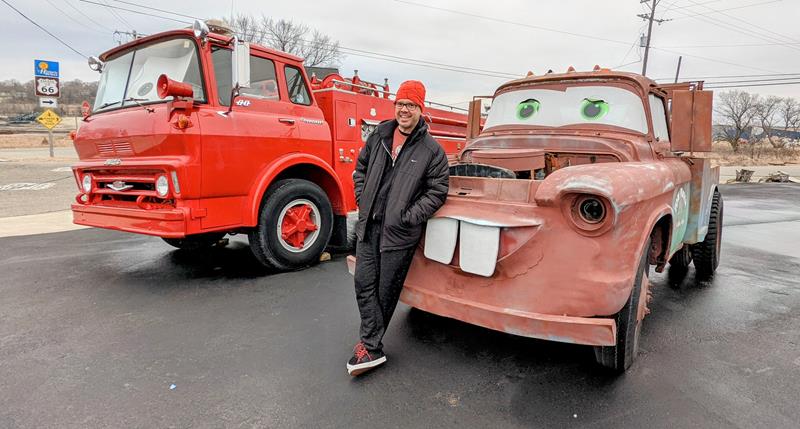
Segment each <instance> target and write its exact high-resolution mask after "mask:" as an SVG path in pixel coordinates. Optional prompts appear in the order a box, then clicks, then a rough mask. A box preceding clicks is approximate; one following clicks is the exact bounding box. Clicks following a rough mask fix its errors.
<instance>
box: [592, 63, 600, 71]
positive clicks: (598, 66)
mask: <svg viewBox="0 0 800 429" xmlns="http://www.w3.org/2000/svg"><path fill="white" fill-rule="evenodd" d="M592 71H600V65H599V64H595V65H594V68H593V69H592Z"/></svg>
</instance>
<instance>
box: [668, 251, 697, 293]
mask: <svg viewBox="0 0 800 429" xmlns="http://www.w3.org/2000/svg"><path fill="white" fill-rule="evenodd" d="M691 263H692V248H691V246H690V245H688V244H684V245H683V247H681V249H680V250H678V251H677V252H675V254H674V255H672V257H671V258H670V259H669V271H668V272H667V277H668V280H669V284H670V286H673V287H675V286H679V285H680V284H681V283H682V282H683V280H684V279H685V278H686V274H688V273H689V265H690V264H691Z"/></svg>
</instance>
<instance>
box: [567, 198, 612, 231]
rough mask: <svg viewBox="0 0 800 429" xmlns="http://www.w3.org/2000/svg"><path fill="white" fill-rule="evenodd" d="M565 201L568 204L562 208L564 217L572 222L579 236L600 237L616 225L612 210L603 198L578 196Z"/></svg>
mask: <svg viewBox="0 0 800 429" xmlns="http://www.w3.org/2000/svg"><path fill="white" fill-rule="evenodd" d="M567 201H570V202H568V203H567V204H565V205H563V206H562V207H563V210H564V215H566V216H567V217H569V218H570V219H571V220H572V225H573V226H574V227H575V228H576V229H577V230H578V232H580V233H581V234H584V235H590V236H596V235H600V234H603V233H604V232H606V231H608V230H609V229H611V227H612V226H613V225H614V223H616V214H615V212H614V209H613V208H612V206H611V203H610V202H609V201H608V200H606V199H605V198H604V197H600V196H597V195H591V194H578V195H574V196H573V197H571V198H569V199H568V200H567Z"/></svg>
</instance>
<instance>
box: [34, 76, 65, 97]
mask: <svg viewBox="0 0 800 429" xmlns="http://www.w3.org/2000/svg"><path fill="white" fill-rule="evenodd" d="M34 80H35V82H34V86H35V87H36V95H38V96H40V97H58V96H59V95H61V86H60V85H59V83H58V78H49V77H39V76H37V77H35V78H34Z"/></svg>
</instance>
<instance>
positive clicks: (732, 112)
mask: <svg viewBox="0 0 800 429" xmlns="http://www.w3.org/2000/svg"><path fill="white" fill-rule="evenodd" d="M758 98H759V97H758V95H752V94H750V93H748V92H744V91H729V92H723V93H721V94H720V95H719V100H718V102H717V103H715V104H716V107H715V108H714V111H715V112H716V113H717V115H719V117H720V119H721V121H722V122H723V125H724V127H722V132H721V133H719V134H718V135H717V138H719V139H721V140H723V141H726V142H728V143H730V145H731V148H732V149H733V151H734V152H739V144H740V142H741V141H742V137H743V136H744V135H745V134H746V133H747V132H748V131H750V130H751V129H752V125H753V119H754V118H755V116H756V105H757V104H758Z"/></svg>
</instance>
